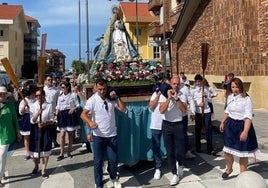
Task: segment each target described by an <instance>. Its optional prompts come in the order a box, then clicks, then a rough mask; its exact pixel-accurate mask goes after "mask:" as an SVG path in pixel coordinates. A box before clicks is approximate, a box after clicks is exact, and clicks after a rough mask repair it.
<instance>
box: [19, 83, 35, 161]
mask: <svg viewBox="0 0 268 188" xmlns="http://www.w3.org/2000/svg"><path fill="white" fill-rule="evenodd" d="M35 91H36V88H35V87H34V86H33V85H29V86H28V87H26V88H25V89H23V90H22V93H23V94H24V95H25V98H24V99H23V100H21V101H20V104H19V114H20V115H21V118H20V120H19V127H20V134H21V135H23V137H24V147H25V150H26V156H25V157H24V160H29V159H31V155H30V150H29V147H30V146H29V144H30V131H31V127H32V124H31V120H30V108H31V106H32V105H33V104H34V103H35V101H36V98H35Z"/></svg>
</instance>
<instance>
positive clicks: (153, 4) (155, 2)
mask: <svg viewBox="0 0 268 188" xmlns="http://www.w3.org/2000/svg"><path fill="white" fill-rule="evenodd" d="M162 4H163V2H162V0H149V3H148V10H149V11H158V10H160V8H161V7H162Z"/></svg>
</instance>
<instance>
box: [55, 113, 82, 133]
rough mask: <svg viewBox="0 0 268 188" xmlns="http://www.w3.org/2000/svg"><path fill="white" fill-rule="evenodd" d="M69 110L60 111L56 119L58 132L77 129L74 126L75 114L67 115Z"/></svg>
mask: <svg viewBox="0 0 268 188" xmlns="http://www.w3.org/2000/svg"><path fill="white" fill-rule="evenodd" d="M68 112H69V110H62V111H60V113H59V117H58V130H59V131H74V130H76V129H78V128H79V125H77V124H76V119H75V113H72V114H68Z"/></svg>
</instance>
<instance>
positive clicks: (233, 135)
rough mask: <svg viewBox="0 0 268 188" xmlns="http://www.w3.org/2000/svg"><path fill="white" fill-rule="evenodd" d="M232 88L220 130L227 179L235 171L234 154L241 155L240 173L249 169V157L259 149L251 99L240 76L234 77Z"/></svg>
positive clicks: (224, 174) (224, 176)
mask: <svg viewBox="0 0 268 188" xmlns="http://www.w3.org/2000/svg"><path fill="white" fill-rule="evenodd" d="M230 89H231V93H232V94H230V95H229V96H228V98H227V106H226V109H225V113H224V115H223V118H222V121H221V124H220V131H221V132H224V147H223V151H224V157H225V161H226V171H225V172H224V173H223V174H222V178H223V179H227V178H228V177H229V175H230V174H231V173H232V172H233V163H234V157H233V156H234V155H235V156H237V157H239V166H240V173H242V172H244V171H246V170H247V165H248V157H255V155H256V152H257V151H258V143H257V138H256V134H255V131H254V127H253V124H252V117H253V109H252V102H251V99H250V97H249V96H248V95H247V93H246V92H245V90H244V87H243V83H242V81H241V80H240V79H239V78H233V80H232V81H231V88H230Z"/></svg>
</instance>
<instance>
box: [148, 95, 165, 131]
mask: <svg viewBox="0 0 268 188" xmlns="http://www.w3.org/2000/svg"><path fill="white" fill-rule="evenodd" d="M156 97H157V92H154V93H153V95H152V96H151V99H150V101H153V100H154V99H155V98H156ZM151 111H152V114H151V124H150V129H155V130H162V120H163V117H162V114H161V113H160V112H159V103H158V104H157V106H156V107H155V109H154V110H151Z"/></svg>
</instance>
